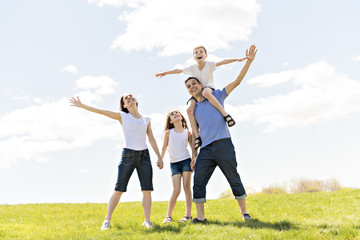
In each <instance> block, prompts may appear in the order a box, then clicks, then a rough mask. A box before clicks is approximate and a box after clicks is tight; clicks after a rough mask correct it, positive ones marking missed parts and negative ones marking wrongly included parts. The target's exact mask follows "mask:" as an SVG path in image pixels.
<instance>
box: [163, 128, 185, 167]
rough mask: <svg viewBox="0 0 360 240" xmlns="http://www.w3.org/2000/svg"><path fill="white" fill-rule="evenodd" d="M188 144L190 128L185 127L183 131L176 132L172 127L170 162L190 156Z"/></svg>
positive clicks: (169, 146) (169, 148) (169, 145)
mask: <svg viewBox="0 0 360 240" xmlns="http://www.w3.org/2000/svg"><path fill="white" fill-rule="evenodd" d="M187 146H188V130H187V129H184V131H182V133H177V132H175V129H174V128H172V129H170V134H169V144H168V152H169V158H170V163H176V162H180V161H182V160H185V159H188V158H190V154H189V151H188V149H187Z"/></svg>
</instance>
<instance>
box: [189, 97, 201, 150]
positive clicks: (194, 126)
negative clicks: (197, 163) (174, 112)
mask: <svg viewBox="0 0 360 240" xmlns="http://www.w3.org/2000/svg"><path fill="white" fill-rule="evenodd" d="M195 105H196V102H195V99H193V98H190V100H189V101H188V108H187V109H186V112H187V114H188V117H189V121H190V126H191V130H192V135H193V145H194V144H195V141H194V140H195V139H196V138H198V137H200V135H199V129H198V124H197V122H196V119H195V114H194V113H195ZM195 147H196V146H195ZM198 147H200V146H198ZM196 148H197V147H196Z"/></svg>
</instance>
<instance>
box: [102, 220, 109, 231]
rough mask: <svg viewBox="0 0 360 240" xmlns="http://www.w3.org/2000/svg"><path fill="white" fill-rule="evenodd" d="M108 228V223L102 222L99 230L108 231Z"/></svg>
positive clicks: (107, 221) (106, 221)
mask: <svg viewBox="0 0 360 240" xmlns="http://www.w3.org/2000/svg"><path fill="white" fill-rule="evenodd" d="M109 228H110V222H109V220H106V219H105V220H104V222H103V224H102V226H101V230H108V229H109Z"/></svg>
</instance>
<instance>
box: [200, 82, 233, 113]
mask: <svg viewBox="0 0 360 240" xmlns="http://www.w3.org/2000/svg"><path fill="white" fill-rule="evenodd" d="M212 92H213V90H212V89H211V88H208V87H207V88H204V90H203V92H202V94H203V96H204V97H206V98H207V100H209V102H210V103H211V105H213V106H214V107H215V108H216V109H217V110H219V112H220V113H221V115H223V117H225V116H227V115H228V113H227V112H226V111H225V109H224V107H223V106H222V105H221V104H220V102H219V101H218V100H217V99H216V97H215V96H214V95H213V94H212Z"/></svg>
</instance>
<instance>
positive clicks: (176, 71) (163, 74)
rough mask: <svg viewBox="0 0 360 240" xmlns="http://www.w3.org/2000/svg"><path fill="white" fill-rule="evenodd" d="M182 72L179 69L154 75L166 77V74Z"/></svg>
mask: <svg viewBox="0 0 360 240" xmlns="http://www.w3.org/2000/svg"><path fill="white" fill-rule="evenodd" d="M182 72H183V71H182V70H181V69H173V70H170V71H167V72H163V73H157V74H155V77H160V78H161V77H164V76H165V75H168V74H179V73H182Z"/></svg>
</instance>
